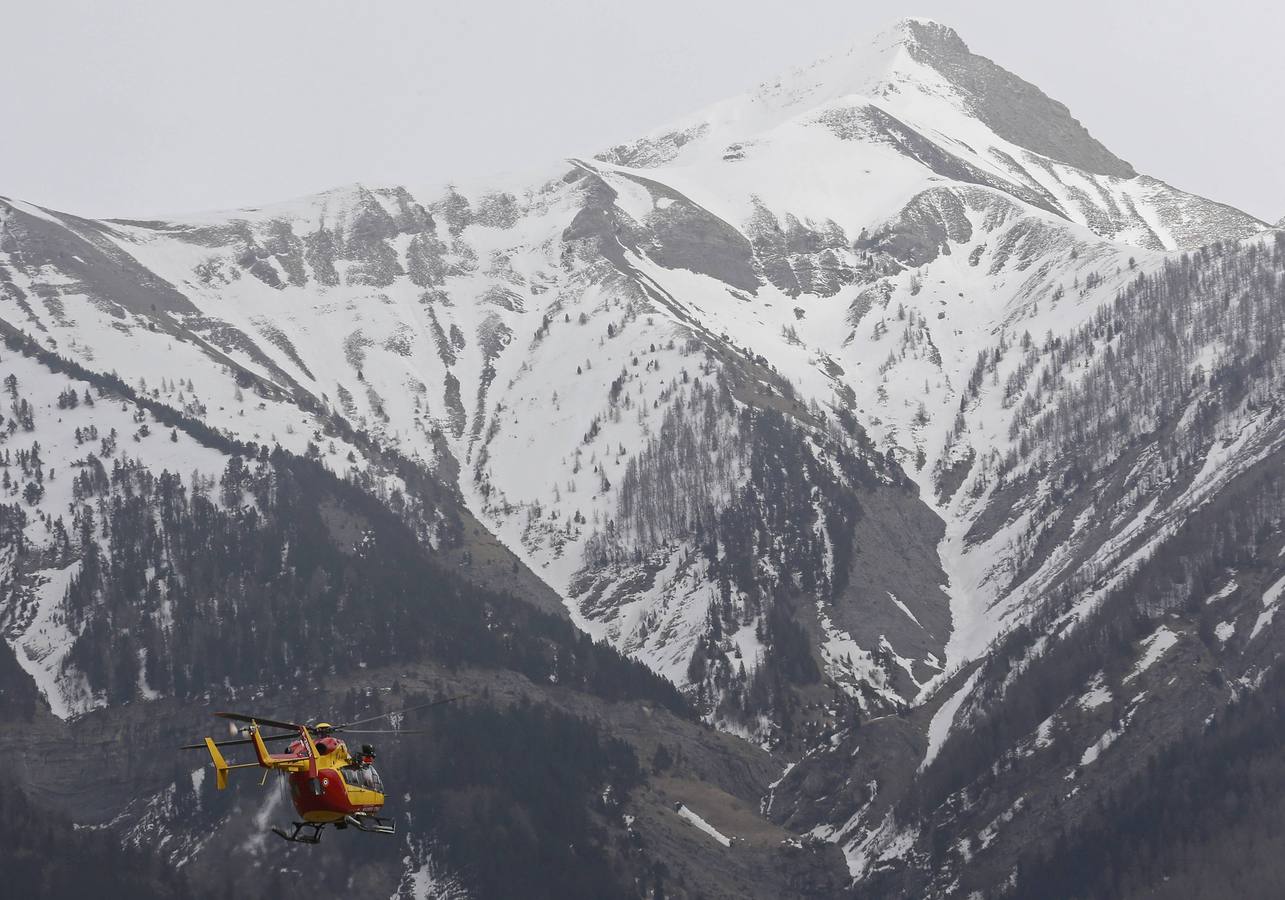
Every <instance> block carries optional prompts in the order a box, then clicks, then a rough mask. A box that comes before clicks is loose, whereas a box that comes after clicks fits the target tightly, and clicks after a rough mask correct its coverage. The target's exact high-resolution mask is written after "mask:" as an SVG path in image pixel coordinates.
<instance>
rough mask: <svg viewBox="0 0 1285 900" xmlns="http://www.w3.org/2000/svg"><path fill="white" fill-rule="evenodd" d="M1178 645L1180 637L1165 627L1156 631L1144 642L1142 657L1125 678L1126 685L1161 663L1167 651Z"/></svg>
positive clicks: (1162, 626)
mask: <svg viewBox="0 0 1285 900" xmlns="http://www.w3.org/2000/svg"><path fill="white" fill-rule="evenodd" d="M1176 643H1178V635H1176V634H1175V633H1174V632H1172V631H1170V630H1169V629H1168V628H1166V627H1165V626H1164V625H1161V626H1160V627H1159V628H1157V629H1156V630H1155V631H1153V632H1152V633H1151V634H1150V635H1149V636H1147V637H1146V638H1144V639H1143V641H1142V656H1141V657H1140V658H1139V659H1138V661H1137V663H1135V664H1134V666H1133V670H1132V671H1131V672H1129V674H1128V675H1126V676H1124V683H1125V684H1128V683H1129V682H1130V681H1133V679H1135V678H1137V677H1138V676H1139V675H1141V674H1142V673H1143V672H1145V671H1147V669H1149V668H1151V667H1152V666H1154V665H1155V664H1156V662H1158V661H1159V659H1160V657H1162V656H1164V655H1165V651H1166V650H1168V649H1169V648H1170V647H1172V646H1173V645H1174V644H1176Z"/></svg>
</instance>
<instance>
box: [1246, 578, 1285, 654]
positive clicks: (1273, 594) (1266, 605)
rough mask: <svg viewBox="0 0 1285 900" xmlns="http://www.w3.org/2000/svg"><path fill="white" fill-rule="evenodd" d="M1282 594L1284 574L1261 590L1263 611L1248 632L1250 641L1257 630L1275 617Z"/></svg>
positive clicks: (1256, 634)
mask: <svg viewBox="0 0 1285 900" xmlns="http://www.w3.org/2000/svg"><path fill="white" fill-rule="evenodd" d="M1282 594H1285V576H1282V577H1281V578H1280V579H1278V580H1277V581H1275V582H1273V583H1272V585H1271V586H1270V587H1268V588H1267V590H1265V591H1263V611H1262V612H1260V613H1259V614H1258V618H1257V619H1256V620H1255V621H1254V628H1253V630H1252V631H1251V632H1250V633H1249V639H1250V640H1251V641H1252V640H1253V639H1254V638H1256V637H1258V634H1259V632H1261V631H1262V630H1263V629H1264V628H1266V627H1267V626H1268V625H1270V624H1272V619H1274V618H1275V617H1276V610H1277V608H1278V607H1279V605H1280V601H1281V595H1282Z"/></svg>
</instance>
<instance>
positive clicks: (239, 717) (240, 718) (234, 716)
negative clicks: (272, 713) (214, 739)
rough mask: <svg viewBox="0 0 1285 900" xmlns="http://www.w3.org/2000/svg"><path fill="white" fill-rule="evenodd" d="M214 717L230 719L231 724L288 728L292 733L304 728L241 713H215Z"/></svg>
mask: <svg viewBox="0 0 1285 900" xmlns="http://www.w3.org/2000/svg"><path fill="white" fill-rule="evenodd" d="M215 715H216V716H218V717H219V718H220V719H231V720H232V721H233V722H250V723H253V724H255V725H271V726H272V727H273V728H290V729H292V730H294V731H298V730H299V729H300V728H303V727H304V726H302V725H299V724H297V723H295V722H275V721H273V720H272V719H261V718H259V717H258V716H247V715H243V714H241V713H231V712H216V713H215Z"/></svg>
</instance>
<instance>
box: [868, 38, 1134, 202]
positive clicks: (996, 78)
mask: <svg viewBox="0 0 1285 900" xmlns="http://www.w3.org/2000/svg"><path fill="white" fill-rule="evenodd" d="M894 31H895V32H898V33H901V34H903V35H904V38H903V39H902V46H904V47H905V49H906V52H907V53H909V54H910V56H911V58H912V59H914V60H915V61H916V62H918V63H920V64H922V65H925V66H928V67H929V68H931V69H933V70H935V71H936V72H937V73H939V74H940V75H941V76H942V77H943V78H944V79H945V80H946V81H947V82H948V83H949V84H950V85H951V86H952V87H953V88H954V89H955V90H956V91H958V93H959V96H960V99H961V100H962V101H963V103H964V106H965V108H966V109H967V111H968V112H969V113H971V114H972V115H973V116H975V117H976V118H977V119H979V120H980V121H981V122H983V123H984V124H985V125H986V126H987V127H989V128H990V129H991V130H992V131H993V132H995V134H997V135H999V136H1000V137H1002V138H1004V139H1005V140H1008V141H1011V142H1012V143H1014V144H1017V145H1018V146H1020V147H1025V148H1026V149H1028V150H1031V151H1033V152H1035V153H1039V154H1041V155H1042V156H1047V157H1049V158H1050V159H1055V160H1058V161H1059V162H1064V163H1067V164H1068V165H1072V166H1075V167H1076V168H1079V169H1083V170H1085V171H1087V172H1093V173H1096V174H1099V175H1112V176H1115V177H1119V178H1132V177H1133V176H1135V175H1137V174H1138V173H1137V172H1136V171H1135V170H1134V168H1133V166H1131V165H1130V164H1129V163H1127V162H1125V161H1124V160H1122V159H1120V158H1119V157H1118V156H1116V155H1115V154H1114V153H1112V152H1111V151H1110V150H1108V149H1107V148H1106V147H1105V146H1103V145H1102V144H1101V143H1100V142H1099V141H1098V140H1097V139H1096V138H1094V137H1093V136H1092V135H1091V134H1089V131H1088V129H1086V128H1085V127H1084V126H1083V125H1081V124H1080V122H1079V120H1077V119H1076V118H1074V117H1073V116H1072V115H1071V111H1070V110H1069V109H1067V107H1066V106H1065V105H1064V104H1062V103H1060V102H1058V101H1057V100H1054V99H1053V98H1051V97H1049V96H1048V95H1047V94H1045V93H1044V92H1043V91H1041V90H1040V89H1039V88H1038V87H1036V86H1035V85H1033V84H1031V83H1029V82H1027V81H1024V80H1023V79H1021V78H1019V77H1018V76H1016V75H1014V74H1013V73H1012V72H1009V71H1008V70H1007V69H1005V68H1003V67H1002V66H1000V65H998V64H997V63H995V62H994V61H992V60H990V59H988V58H987V57H985V56H980V55H978V54H975V53H973V52H972V50H970V49H969V47H968V45H967V44H966V43H964V40H963V38H961V37H960V36H959V34H958V33H957V32H956V31H955V30H954V29H953V28H950V27H948V26H946V25H942V24H940V23H938V22H934V21H932V20H930V19H903V20H901V21H900V22H898V23H897V24H896V25H895V26H894Z"/></svg>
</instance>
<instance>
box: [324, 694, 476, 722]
mask: <svg viewBox="0 0 1285 900" xmlns="http://www.w3.org/2000/svg"><path fill="white" fill-rule="evenodd" d="M468 696H470V695H469V694H460V695H459V696H458V697H447V698H446V699H445V700H434V701H433V702H432V703H421V704H420V705H419V706H408V707H406V708H405V709H394V710H392V711H391V712H386V713H380V714H379V715H377V716H371V717H370V718H369V719H357V720H356V721H355V722H344V723H343V724H342V725H334V726H332V727H331V729H330V730H331V731H338V730H339V729H341V728H345V729H346V728H348V726H350V725H365V724H366V723H367V722H376V721H378V720H380V719H386V718H388V717H389V716H400V715H403V714H405V713H409V712H416V711H417V710H421V709H429V708H431V707H434V706H441V705H442V704H443V703H454V702H455V701H456V700H463V699H465V698H467V697H468Z"/></svg>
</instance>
